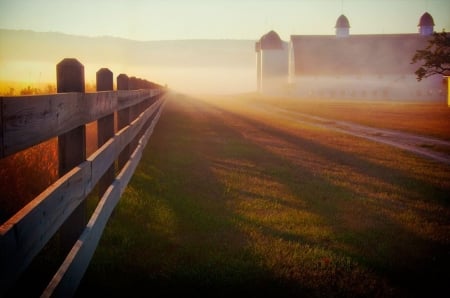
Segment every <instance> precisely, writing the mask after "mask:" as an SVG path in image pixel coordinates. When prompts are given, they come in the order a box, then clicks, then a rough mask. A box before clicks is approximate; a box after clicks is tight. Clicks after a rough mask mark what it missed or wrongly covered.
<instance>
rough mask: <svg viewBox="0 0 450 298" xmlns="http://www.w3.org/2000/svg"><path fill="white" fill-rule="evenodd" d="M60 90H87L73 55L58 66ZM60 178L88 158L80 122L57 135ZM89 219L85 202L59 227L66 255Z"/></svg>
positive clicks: (81, 70)
mask: <svg viewBox="0 0 450 298" xmlns="http://www.w3.org/2000/svg"><path fill="white" fill-rule="evenodd" d="M56 77H57V80H56V85H57V91H58V93H63V92H84V91H85V89H84V88H85V87H84V66H83V64H81V63H80V62H79V61H78V60H76V59H73V58H66V59H63V60H62V61H61V62H59V63H58V64H57V65H56ZM58 157H59V169H58V174H59V177H62V176H63V175H64V174H66V173H67V172H68V171H70V170H71V169H72V168H73V167H75V166H77V165H78V164H80V163H82V162H83V161H84V160H85V159H86V127H85V125H81V126H79V127H76V128H74V129H72V130H71V131H68V132H66V133H64V134H62V135H59V136H58ZM86 222H87V204H86V201H83V202H82V203H81V204H80V205H79V206H78V207H77V208H76V209H75V210H74V212H73V213H72V214H71V215H70V216H69V218H68V219H67V221H66V222H65V223H64V224H63V225H62V226H61V229H60V249H61V253H62V254H63V255H65V254H67V252H68V251H69V250H70V249H71V247H72V246H73V244H74V243H75V241H76V240H77V239H78V237H79V236H80V234H81V232H82V231H83V229H84V227H85V225H86Z"/></svg>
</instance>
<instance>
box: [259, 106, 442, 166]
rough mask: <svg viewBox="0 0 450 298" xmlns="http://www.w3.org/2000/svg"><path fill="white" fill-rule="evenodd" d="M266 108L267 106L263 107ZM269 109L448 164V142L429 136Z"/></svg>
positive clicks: (308, 122) (285, 110) (291, 117)
mask: <svg viewBox="0 0 450 298" xmlns="http://www.w3.org/2000/svg"><path fill="white" fill-rule="evenodd" d="M263 108H268V107H263ZM270 109H271V110H273V111H278V112H279V113H281V114H284V115H285V116H286V117H287V118H289V119H290V120H291V121H295V122H298V123H305V124H308V125H313V126H317V127H322V128H326V129H331V130H334V131H338V132H342V133H346V134H350V135H353V136H356V137H360V138H364V139H368V140H371V141H374V142H378V143H383V144H387V145H390V146H394V147H397V148H400V149H403V150H407V151H409V152H412V153H414V154H417V155H421V156H424V157H427V158H430V159H432V160H435V161H437V162H440V163H444V164H447V165H450V155H449V154H448V153H446V152H450V142H448V141H445V140H440V139H435V138H431V137H425V136H419V135H415V134H410V133H406V132H402V131H396V130H388V129H381V128H373V127H369V126H364V125H360V124H355V123H352V122H346V121H337V120H332V119H326V118H322V117H318V116H313V115H309V114H305V113H301V112H297V111H291V110H287V109H283V108H279V107H274V106H272V105H270Z"/></svg>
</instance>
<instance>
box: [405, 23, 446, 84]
mask: <svg viewBox="0 0 450 298" xmlns="http://www.w3.org/2000/svg"><path fill="white" fill-rule="evenodd" d="M419 61H423V62H424V64H423V65H422V66H421V67H419V68H418V69H417V70H416V71H415V74H416V75H417V81H421V80H422V79H424V78H428V77H430V76H432V75H436V74H440V75H450V34H448V33H446V32H445V30H442V32H441V33H438V32H435V33H433V37H432V38H431V39H430V40H429V41H428V45H427V47H426V48H425V49H423V50H417V51H416V53H415V54H414V56H413V57H412V61H411V64H414V63H417V62H419Z"/></svg>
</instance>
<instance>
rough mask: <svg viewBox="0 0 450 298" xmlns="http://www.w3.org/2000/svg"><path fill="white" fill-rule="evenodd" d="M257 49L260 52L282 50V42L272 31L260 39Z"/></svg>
mask: <svg viewBox="0 0 450 298" xmlns="http://www.w3.org/2000/svg"><path fill="white" fill-rule="evenodd" d="M259 47H260V49H261V50H278V49H279V50H281V49H283V42H282V41H281V38H280V36H279V35H278V34H277V33H276V32H275V31H273V30H272V31H270V32H268V33H266V34H264V35H263V36H262V37H261V39H260V40H259Z"/></svg>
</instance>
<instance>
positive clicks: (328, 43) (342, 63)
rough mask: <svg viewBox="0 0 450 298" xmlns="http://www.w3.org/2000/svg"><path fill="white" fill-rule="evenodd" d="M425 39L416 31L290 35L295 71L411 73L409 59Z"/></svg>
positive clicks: (317, 72)
mask: <svg viewBox="0 0 450 298" xmlns="http://www.w3.org/2000/svg"><path fill="white" fill-rule="evenodd" d="M427 40H428V38H427V37H424V36H420V35H419V34H383V35H351V36H349V37H348V38H336V36H334V35H325V36H324V35H321V36H318V35H292V36H291V46H292V50H293V56H294V65H295V74H296V75H358V74H373V75H377V74H380V75H383V74H413V73H414V71H415V70H416V69H417V65H412V64H411V63H410V62H411V58H412V57H413V55H414V53H415V51H416V50H418V49H423V48H425V46H426V45H427V44H428V43H427Z"/></svg>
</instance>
